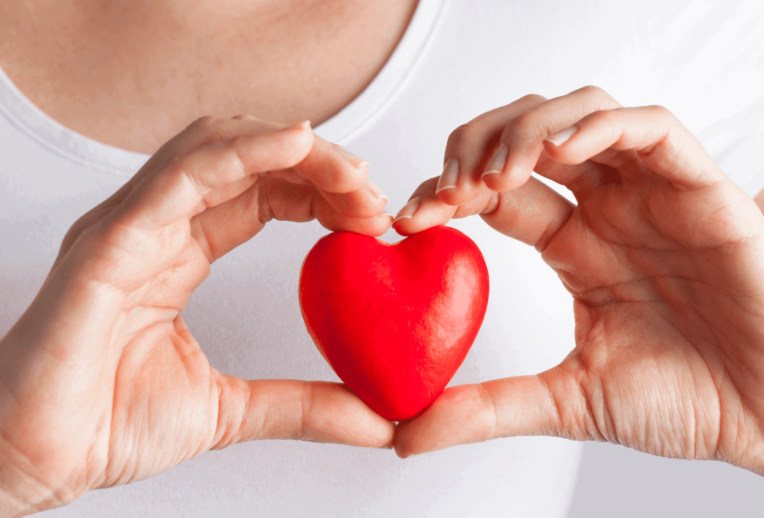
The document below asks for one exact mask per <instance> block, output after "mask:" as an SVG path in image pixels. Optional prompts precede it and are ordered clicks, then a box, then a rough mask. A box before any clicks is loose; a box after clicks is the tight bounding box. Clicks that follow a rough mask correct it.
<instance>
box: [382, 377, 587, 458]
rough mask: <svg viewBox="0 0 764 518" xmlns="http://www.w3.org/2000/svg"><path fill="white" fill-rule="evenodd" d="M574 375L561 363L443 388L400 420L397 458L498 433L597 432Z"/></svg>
mask: <svg viewBox="0 0 764 518" xmlns="http://www.w3.org/2000/svg"><path fill="white" fill-rule="evenodd" d="M580 394H581V389H580V388H579V387H578V384H577V382H576V380H575V377H574V376H573V375H572V374H571V373H569V372H564V371H562V370H561V368H560V367H557V368H555V369H552V371H547V372H546V373H543V374H540V375H537V376H522V377H517V378H506V379H501V380H494V381H489V382H487V383H480V384H476V385H461V386H457V387H451V388H447V389H446V390H445V391H444V392H443V394H441V395H440V397H438V399H436V400H435V401H434V402H433V403H432V405H431V406H430V407H428V408H427V410H425V411H424V412H423V413H422V414H421V415H419V416H418V417H415V418H414V419H412V420H410V421H406V422H403V423H399V424H398V429H397V432H396V436H395V452H396V453H397V454H398V456H399V457H401V458H406V457H409V456H411V455H416V454H421V453H425V452H430V451H436V450H442V449H444V448H449V447H451V446H456V445H458V444H469V443H476V442H482V441H488V440H491V439H497V438H500V437H513V436H519V435H549V436H555V437H566V438H569V439H576V440H586V439H589V438H592V437H594V436H596V433H595V432H594V431H593V427H592V426H591V424H590V422H589V420H588V419H587V418H586V416H587V415H588V414H587V412H586V404H585V403H584V402H583V398H582V397H581V396H580Z"/></svg>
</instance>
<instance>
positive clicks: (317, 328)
mask: <svg viewBox="0 0 764 518" xmlns="http://www.w3.org/2000/svg"><path fill="white" fill-rule="evenodd" d="M487 305H488V269H487V268H486V265H485V261H484V260H483V255H482V254H481V253H480V250H479V249H478V247H477V245H476V244H475V243H474V242H473V241H472V240H471V239H470V238H468V237H467V236H465V235H464V234H462V233H461V232H459V231H458V230H456V229H453V228H450V227H434V228H431V229H429V230H425V231H423V232H420V233H418V234H415V235H413V236H411V237H409V238H407V239H404V240H403V241H401V242H399V243H396V244H394V245H389V244H387V243H383V242H382V241H379V240H377V239H374V238H372V237H368V236H362V235H360V234H353V233H351V232H337V233H334V234H329V235H328V236H325V237H323V238H321V239H320V240H319V241H318V243H316V245H315V246H314V247H313V249H312V250H311V251H310V253H309V254H308V256H307V257H306V258H305V262H304V263H303V265H302V271H301V273H300V308H301V309H302V316H303V319H304V320H305V325H306V326H307V328H308V332H309V333H310V336H311V337H312V338H313V341H314V342H315V343H316V347H318V350H319V351H320V352H321V354H322V355H323V356H324V358H325V359H326V361H327V362H329V365H331V366H332V368H333V369H334V372H336V373H337V375H338V376H339V377H340V379H342V381H344V382H345V384H346V385H347V386H348V387H349V388H350V389H351V390H352V391H353V392H355V393H356V395H358V397H360V398H361V399H362V400H363V401H364V402H365V403H366V404H367V405H369V406H370V407H371V408H372V409H373V410H374V411H376V412H377V413H379V414H380V415H381V416H383V417H385V418H387V419H390V420H391V421H403V420H405V419H409V418H411V417H414V416H415V415H416V414H418V413H419V412H421V411H422V410H423V409H424V408H425V407H426V406H427V405H429V404H430V403H431V402H432V401H433V400H434V399H435V398H436V397H438V396H439V395H440V393H441V392H443V389H444V388H445V386H446V385H447V384H448V382H449V381H451V378H452V377H453V376H454V374H455V373H456V370H457V369H458V368H459V366H460V365H461V364H462V361H464V357H465V356H467V352H468V351H469V349H470V347H471V346H472V342H474V341H475V337H476V336H477V333H478V330H479V329H480V325H481V324H482V322H483V317H484V316H485V310H486V306H487Z"/></svg>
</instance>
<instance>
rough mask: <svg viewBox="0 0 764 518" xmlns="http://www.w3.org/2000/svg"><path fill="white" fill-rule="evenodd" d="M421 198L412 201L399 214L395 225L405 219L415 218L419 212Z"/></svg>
mask: <svg viewBox="0 0 764 518" xmlns="http://www.w3.org/2000/svg"><path fill="white" fill-rule="evenodd" d="M419 204H420V201H419V198H413V199H411V200H410V201H409V202H408V203H407V204H406V205H404V206H403V208H402V209H401V210H400V212H398V215H397V216H396V217H395V219H394V220H393V223H395V222H396V221H400V220H402V219H404V218H413V217H414V214H415V213H416V211H417V210H419Z"/></svg>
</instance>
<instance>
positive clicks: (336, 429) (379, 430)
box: [210, 373, 395, 449]
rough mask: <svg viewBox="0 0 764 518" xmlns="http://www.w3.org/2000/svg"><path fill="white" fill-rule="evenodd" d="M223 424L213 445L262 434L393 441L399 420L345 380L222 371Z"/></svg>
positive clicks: (378, 444) (354, 442) (374, 443)
mask: <svg viewBox="0 0 764 518" xmlns="http://www.w3.org/2000/svg"><path fill="white" fill-rule="evenodd" d="M217 387H218V395H219V403H218V419H217V423H218V424H217V430H216V432H215V435H214V437H213V439H212V442H211V445H210V449H220V448H225V447H226V446H230V445H232V444H235V443H239V442H244V441H252V440H257V439H297V440H302V441H313V442H325V443H339V444H347V445H351V446H365V447H372V448H390V447H392V442H393V435H394V432H395V425H394V424H393V423H391V422H390V421H387V420H386V419H384V418H383V417H381V416H379V415H378V414H376V413H375V412H374V411H372V410H371V409H370V408H369V407H368V406H366V404H365V403H363V402H362V401H361V400H360V399H358V397H357V396H356V395H355V394H353V393H352V392H351V391H350V389H348V388H347V387H345V386H344V385H341V384H339V383H328V382H317V381H314V382H305V381H294V380H253V381H246V380H243V379H241V378H235V377H232V376H226V375H224V374H219V373H217Z"/></svg>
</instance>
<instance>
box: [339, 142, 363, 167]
mask: <svg viewBox="0 0 764 518" xmlns="http://www.w3.org/2000/svg"><path fill="white" fill-rule="evenodd" d="M332 145H333V146H334V150H335V151H336V152H337V153H338V154H339V155H340V156H342V157H344V158H345V159H346V160H347V161H348V162H350V163H351V164H353V167H355V168H357V169H361V168H363V167H369V163H368V162H367V161H366V160H361V159H360V158H358V157H357V156H355V155H354V154H353V153H351V152H350V151H348V150H347V149H345V148H344V147H342V146H338V145H337V144H332Z"/></svg>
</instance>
